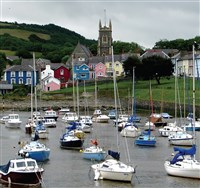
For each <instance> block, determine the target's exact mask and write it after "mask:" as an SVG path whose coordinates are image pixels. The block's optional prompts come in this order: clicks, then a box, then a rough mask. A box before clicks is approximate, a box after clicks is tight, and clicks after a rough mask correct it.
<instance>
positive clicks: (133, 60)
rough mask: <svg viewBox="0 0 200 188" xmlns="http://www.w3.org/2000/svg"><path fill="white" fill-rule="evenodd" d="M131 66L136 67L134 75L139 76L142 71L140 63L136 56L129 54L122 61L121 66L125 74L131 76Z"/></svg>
mask: <svg viewBox="0 0 200 188" xmlns="http://www.w3.org/2000/svg"><path fill="white" fill-rule="evenodd" d="M133 67H135V68H136V71H135V77H136V78H140V76H141V71H142V63H141V61H140V59H139V58H138V57H137V56H130V57H128V59H127V60H126V61H124V63H123V68H124V72H125V75H126V76H131V77H132V76H133Z"/></svg>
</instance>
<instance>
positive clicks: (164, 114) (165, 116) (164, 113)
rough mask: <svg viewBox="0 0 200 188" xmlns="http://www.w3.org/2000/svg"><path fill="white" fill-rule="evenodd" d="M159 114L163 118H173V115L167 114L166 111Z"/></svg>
mask: <svg viewBox="0 0 200 188" xmlns="http://www.w3.org/2000/svg"><path fill="white" fill-rule="evenodd" d="M161 116H162V118H164V119H171V118H173V116H171V115H169V114H168V113H166V112H163V113H161Z"/></svg>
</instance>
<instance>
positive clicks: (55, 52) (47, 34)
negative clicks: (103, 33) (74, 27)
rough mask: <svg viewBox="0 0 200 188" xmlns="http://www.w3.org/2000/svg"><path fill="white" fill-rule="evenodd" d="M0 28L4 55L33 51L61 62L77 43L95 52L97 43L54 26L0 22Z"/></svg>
mask: <svg viewBox="0 0 200 188" xmlns="http://www.w3.org/2000/svg"><path fill="white" fill-rule="evenodd" d="M0 27H1V29H0V51H1V52H4V53H6V55H10V54H16V53H17V52H19V51H25V52H26V51H28V52H33V51H34V52H38V54H41V57H42V58H47V59H50V60H51V61H52V62H61V61H62V59H63V58H64V57H66V58H68V56H69V55H71V53H72V52H73V50H74V48H75V46H76V45H77V43H78V42H80V43H81V44H84V45H85V46H87V47H89V48H92V47H93V46H94V45H95V50H96V45H97V41H95V40H90V39H86V38H85V37H83V36H81V35H79V34H77V33H75V32H74V31H70V30H68V29H65V28H62V27H59V26H56V25H54V24H48V25H36V24H24V23H23V24H18V23H16V22H15V23H8V22H0ZM93 49H94V48H93ZM91 50H92V49H91ZM53 57H54V58H53ZM55 57H56V58H55ZM66 58H65V59H66Z"/></svg>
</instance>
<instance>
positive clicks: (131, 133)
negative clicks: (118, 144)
mask: <svg viewBox="0 0 200 188" xmlns="http://www.w3.org/2000/svg"><path fill="white" fill-rule="evenodd" d="M120 134H121V135H122V136H126V137H132V138H135V137H137V136H139V135H140V134H141V131H140V130H138V129H137V128H136V127H134V126H128V127H125V128H123V129H122V131H121V132H120Z"/></svg>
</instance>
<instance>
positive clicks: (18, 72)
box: [4, 64, 39, 86]
mask: <svg viewBox="0 0 200 188" xmlns="http://www.w3.org/2000/svg"><path fill="white" fill-rule="evenodd" d="M4 72H5V74H4V80H5V81H7V82H8V84H24V85H31V84H32V85H33V86H35V85H37V84H38V82H39V78H38V75H39V73H38V71H35V72H36V83H35V74H34V69H33V66H31V65H29V64H27V65H25V64H22V65H13V66H11V67H9V68H7V69H6V70H5V71H4Z"/></svg>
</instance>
